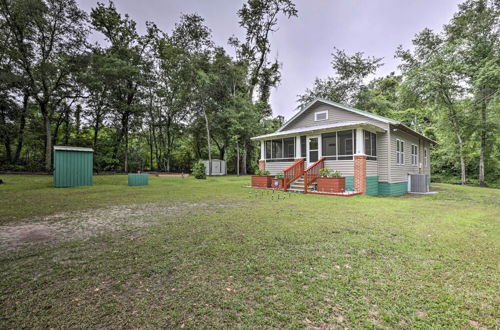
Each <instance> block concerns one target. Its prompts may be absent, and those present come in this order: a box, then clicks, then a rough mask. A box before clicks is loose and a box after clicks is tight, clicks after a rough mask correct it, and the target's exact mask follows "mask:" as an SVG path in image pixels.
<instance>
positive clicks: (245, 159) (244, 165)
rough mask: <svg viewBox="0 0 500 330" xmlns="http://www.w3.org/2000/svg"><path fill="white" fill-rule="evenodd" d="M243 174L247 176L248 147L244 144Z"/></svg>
mask: <svg viewBox="0 0 500 330" xmlns="http://www.w3.org/2000/svg"><path fill="white" fill-rule="evenodd" d="M241 174H243V175H246V174H247V147H246V144H243V158H242V159H241Z"/></svg>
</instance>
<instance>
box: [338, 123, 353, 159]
mask: <svg viewBox="0 0 500 330" xmlns="http://www.w3.org/2000/svg"><path fill="white" fill-rule="evenodd" d="M337 137H338V144H339V147H338V149H339V155H338V159H339V160H352V159H353V158H352V155H353V150H354V131H353V130H348V131H339V132H338V133H337Z"/></svg>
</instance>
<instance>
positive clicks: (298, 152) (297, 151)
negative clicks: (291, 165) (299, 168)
mask: <svg viewBox="0 0 500 330" xmlns="http://www.w3.org/2000/svg"><path fill="white" fill-rule="evenodd" d="M301 147H302V146H301V145H300V136H297V137H295V159H299V158H302V157H300V155H301V152H302V151H301V149H300V148H301Z"/></svg>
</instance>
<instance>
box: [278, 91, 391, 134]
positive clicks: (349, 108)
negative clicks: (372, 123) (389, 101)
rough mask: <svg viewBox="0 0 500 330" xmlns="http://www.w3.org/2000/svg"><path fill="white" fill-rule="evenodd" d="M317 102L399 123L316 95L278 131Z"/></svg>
mask: <svg viewBox="0 0 500 330" xmlns="http://www.w3.org/2000/svg"><path fill="white" fill-rule="evenodd" d="M319 102H321V103H325V104H328V105H331V106H334V107H337V108H340V109H343V110H346V111H349V112H354V113H357V114H359V115H362V116H365V117H368V118H372V119H375V120H379V121H381V122H383V123H386V124H393V125H397V124H400V123H399V122H398V121H396V120H392V119H390V118H387V117H383V116H379V115H376V114H374V113H371V112H366V111H363V110H359V109H355V108H351V107H349V106H347V105H344V104H340V103H337V102H333V101H330V100H326V99H322V98H319V97H317V98H315V99H314V100H313V101H311V102H309V103H308V104H306V105H305V106H304V107H303V108H302V109H301V110H300V111H299V112H297V113H296V114H295V115H293V116H292V118H290V119H289V120H287V121H286V122H285V123H284V124H283V126H281V127H280V128H279V129H278V132H281V131H282V130H283V129H285V128H286V127H287V126H288V125H290V124H291V123H292V122H293V121H294V120H295V119H297V118H298V117H299V116H300V115H301V114H303V113H304V112H306V111H307V110H308V109H309V108H311V107H312V106H313V105H315V104H316V103H319Z"/></svg>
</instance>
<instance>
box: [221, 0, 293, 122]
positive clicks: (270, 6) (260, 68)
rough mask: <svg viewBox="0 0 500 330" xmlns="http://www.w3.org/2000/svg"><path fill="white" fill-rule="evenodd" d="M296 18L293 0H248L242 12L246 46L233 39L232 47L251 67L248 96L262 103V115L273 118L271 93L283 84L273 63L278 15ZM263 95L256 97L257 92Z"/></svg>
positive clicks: (241, 17)
mask: <svg viewBox="0 0 500 330" xmlns="http://www.w3.org/2000/svg"><path fill="white" fill-rule="evenodd" d="M280 14H283V15H285V16H286V17H287V18H290V17H294V16H295V17H296V16H297V9H296V8H295V4H294V3H293V2H292V1H290V0H269V1H268V0H248V2H247V3H245V4H244V5H243V7H242V8H241V9H240V10H239V11H238V16H239V18H240V22H239V23H240V26H241V27H243V28H244V29H245V30H246V37H245V41H244V42H243V43H242V42H240V41H239V40H238V39H237V38H235V37H232V38H231V39H230V44H232V45H233V46H235V47H236V48H237V53H238V57H239V59H240V60H242V61H244V62H245V63H246V64H247V66H248V96H249V98H250V100H252V101H253V100H255V99H256V100H258V102H260V103H262V105H261V108H262V115H263V116H269V115H271V111H270V107H269V106H268V104H267V103H268V101H269V94H270V93H269V90H270V88H271V87H274V86H276V84H277V83H278V82H279V79H280V76H279V67H280V66H279V63H278V61H277V60H275V61H273V62H271V61H269V59H268V57H269V53H270V52H271V42H270V40H269V39H270V34H271V33H273V32H276V31H277V28H278V16H279V15H280ZM256 89H258V91H259V94H258V95H257V96H256V95H255V91H256Z"/></svg>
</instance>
